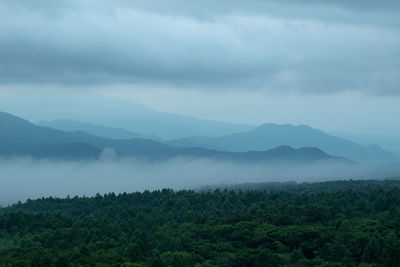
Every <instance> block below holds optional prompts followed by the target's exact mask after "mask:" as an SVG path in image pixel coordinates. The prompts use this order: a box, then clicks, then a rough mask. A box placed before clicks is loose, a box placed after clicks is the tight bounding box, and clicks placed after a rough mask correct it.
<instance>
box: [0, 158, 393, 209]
mask: <svg viewBox="0 0 400 267" xmlns="http://www.w3.org/2000/svg"><path fill="white" fill-rule="evenodd" d="M394 176H398V177H400V165H395V164H393V165H342V164H327V163H320V164H315V163H314V164H285V165H282V164H279V165H276V164H274V165H271V164H269V165H265V164H264V165H263V164H257V165H254V164H252V165H249V164H233V163H229V162H220V161H211V160H189V159H184V158H180V159H173V160H170V161H167V162H157V163H149V162H143V161H138V160H132V159H125V160H118V161H113V160H101V161H93V162H61V161H57V162H54V161H38V160H32V159H28V158H19V159H13V160H0V205H3V206H5V205H8V204H11V203H15V202H17V201H25V200H26V199H28V198H30V199H35V198H41V197H49V196H55V197H66V196H67V195H70V196H71V197H72V196H75V195H78V196H84V195H85V196H93V195H95V194H96V193H101V194H104V193H108V192H115V193H122V192H134V191H144V190H157V189H162V188H172V189H191V188H196V187H201V186H205V185H220V184H237V183H257V182H283V181H296V182H303V181H308V182H316V181H327V180H337V179H370V178H384V177H394Z"/></svg>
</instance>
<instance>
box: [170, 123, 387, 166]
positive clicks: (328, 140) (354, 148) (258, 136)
mask: <svg viewBox="0 0 400 267" xmlns="http://www.w3.org/2000/svg"><path fill="white" fill-rule="evenodd" d="M166 143H167V144H171V145H174V146H178V147H185V146H187V144H197V146H201V147H206V148H213V149H221V150H226V151H232V152H244V151H249V150H268V149H272V148H274V147H277V146H281V145H289V146H292V147H295V148H300V147H318V148H320V149H321V150H323V151H325V152H327V153H329V154H331V155H336V156H340V157H346V158H350V159H352V160H355V161H361V162H387V161H392V160H395V158H394V157H393V155H391V154H390V153H389V152H387V151H385V150H384V149H382V148H380V147H379V146H377V145H371V146H362V145H359V144H357V143H354V142H352V141H349V140H346V139H344V138H340V137H335V136H331V135H329V134H327V133H324V132H322V131H320V130H318V129H314V128H311V127H308V126H305V125H300V126H293V125H289V124H286V125H277V124H271V123H269V124H264V125H262V126H260V127H257V128H255V129H253V130H251V131H248V132H242V133H235V134H230V135H225V136H221V137H190V138H183V139H175V140H170V141H167V142H166Z"/></svg>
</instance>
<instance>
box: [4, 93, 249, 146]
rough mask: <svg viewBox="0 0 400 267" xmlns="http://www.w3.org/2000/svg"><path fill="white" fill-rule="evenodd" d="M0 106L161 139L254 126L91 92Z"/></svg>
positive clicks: (22, 113) (31, 117)
mask: <svg viewBox="0 0 400 267" xmlns="http://www.w3.org/2000/svg"><path fill="white" fill-rule="evenodd" d="M22 105H23V106H24V108H21V106H22ZM0 107H2V108H3V109H4V110H7V111H8V112H10V113H12V114H15V115H17V116H19V117H22V118H27V119H28V120H30V121H35V122H40V121H54V120H57V119H64V118H67V119H73V120H76V121H82V122H89V123H91V124H96V125H101V126H104V127H110V128H124V129H126V130H128V131H129V132H133V133H140V134H143V135H145V136H158V137H160V138H163V139H172V138H182V137H186V136H202V135H204V136H221V135H225V134H230V133H236V132H243V131H247V130H250V129H253V128H254V127H255V126H254V125H243V124H235V123H227V122H220V121H212V120H205V119H199V118H195V117H192V116H187V115H179V114H173V113H166V112H160V111H157V110H154V109H152V108H149V107H147V106H145V105H142V104H139V103H136V102H133V101H129V100H126V99H120V98H113V97H105V96H101V95H97V94H91V93H79V94H68V93H62V92H60V93H58V94H57V95H51V94H49V95H44V96H43V95H40V96H38V95H35V94H31V95H18V97H16V98H15V99H12V98H8V99H0ZM49 110H51V111H52V112H49Z"/></svg>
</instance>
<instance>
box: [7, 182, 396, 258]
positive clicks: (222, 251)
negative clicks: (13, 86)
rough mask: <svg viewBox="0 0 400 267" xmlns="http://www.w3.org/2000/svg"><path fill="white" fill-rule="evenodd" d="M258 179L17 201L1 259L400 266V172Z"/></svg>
mask: <svg viewBox="0 0 400 267" xmlns="http://www.w3.org/2000/svg"><path fill="white" fill-rule="evenodd" d="M260 187H261V188H260V190H252V191H240V190H238V189H235V191H227V190H215V191H210V192H193V191H179V192H174V191H172V190H162V191H155V192H147V191H146V192H144V193H132V194H125V193H124V194H120V195H115V194H113V193H111V194H107V195H104V196H100V195H97V196H95V197H92V198H86V197H85V198H79V197H74V198H67V199H58V198H46V199H39V200H29V201H27V202H26V203H24V204H20V203H19V204H16V205H13V206H11V207H7V208H3V209H1V210H0V261H1V263H0V265H1V264H3V265H18V266H48V265H54V266H78V265H83V266H89V265H91V266H95V265H96V263H97V264H98V263H102V264H103V265H99V264H98V266H109V265H114V266H399V263H400V239H399V234H400V232H399V227H400V181H399V180H391V181H345V182H344V181H343V182H325V183H315V184H299V185H296V184H281V185H275V186H268V185H261V186H260ZM262 187H264V188H262Z"/></svg>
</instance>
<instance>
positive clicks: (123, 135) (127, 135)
mask: <svg viewBox="0 0 400 267" xmlns="http://www.w3.org/2000/svg"><path fill="white" fill-rule="evenodd" d="M38 125H40V126H45V127H50V128H54V129H57V130H61V131H65V132H76V131H80V132H86V133H90V134H92V135H96V136H100V137H105V138H110V139H131V138H144V139H147V138H150V137H151V138H152V139H159V138H157V137H156V136H146V135H143V134H139V133H134V132H130V131H128V130H125V129H123V128H112V127H104V126H100V125H97V124H94V123H86V122H80V121H76V120H71V119H63V120H54V121H42V122H40V123H38Z"/></svg>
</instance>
